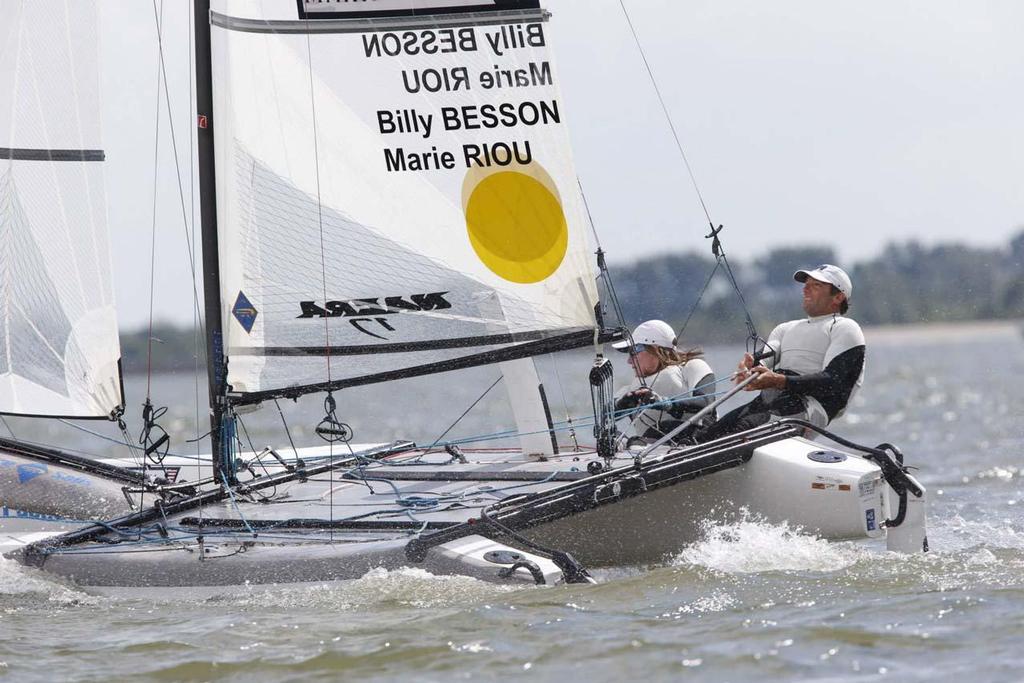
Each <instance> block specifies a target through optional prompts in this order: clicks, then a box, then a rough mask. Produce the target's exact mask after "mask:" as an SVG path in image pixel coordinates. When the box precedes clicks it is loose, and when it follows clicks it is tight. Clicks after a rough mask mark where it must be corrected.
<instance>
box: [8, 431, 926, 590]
mask: <svg viewBox="0 0 1024 683" xmlns="http://www.w3.org/2000/svg"><path fill="white" fill-rule="evenodd" d="M737 448H740V449H742V446H739V447H737ZM440 455H443V456H444V457H445V458H447V454H444V453H442V454H440ZM748 455H749V459H748V460H747V461H746V463H745V464H742V465H740V466H735V467H726V468H724V469H721V471H713V472H711V473H706V472H704V471H703V470H700V469H697V470H693V471H691V470H692V467H691V468H690V469H686V468H685V467H683V465H686V463H684V462H683V461H685V460H686V458H684V457H682V456H681V455H680V453H679V452H678V451H677V452H676V453H670V452H668V451H667V450H666V451H659V452H655V453H654V454H651V455H649V456H648V457H647V458H646V459H645V462H644V467H643V469H642V471H640V472H636V473H634V468H633V467H631V465H632V459H631V457H632V454H630V453H623V454H620V456H621V457H620V458H617V459H616V460H615V461H613V463H612V464H613V467H615V468H617V469H614V470H613V471H612V472H606V473H603V474H599V475H596V476H590V475H588V474H586V473H585V472H583V471H580V470H585V468H586V465H587V463H588V462H591V461H594V460H596V458H595V456H594V454H593V452H580V453H571V454H563V455H560V456H556V457H554V458H551V459H548V460H545V461H538V460H536V459H532V458H524V457H523V456H522V455H521V454H520V453H518V452H514V451H477V452H472V453H467V460H468V462H467V463H446V464H443V465H442V464H439V461H438V458H437V454H430V455H427V456H424V454H423V452H422V451H408V452H404V453H402V454H400V455H395V456H390V457H388V458H386V459H383V460H379V461H377V462H375V463H374V468H369V467H368V468H367V469H366V470H365V472H364V473H363V475H362V476H363V479H342V477H341V474H340V473H338V472H335V473H334V474H333V475H330V476H328V475H326V474H321V475H318V476H316V477H313V478H312V479H310V480H309V481H304V482H299V481H295V482H290V483H289V484H287V487H285V485H281V486H279V487H275V489H276V490H277V495H279V496H282V494H284V495H283V496H282V497H281V500H280V502H278V503H276V504H271V505H267V504H260V503H252V502H246V501H245V500H242V501H239V500H238V499H237V497H236V498H235V499H234V500H233V499H231V498H227V499H224V500H219V501H213V502H210V503H209V504H206V505H204V506H203V507H202V508H201V509H192V510H188V511H184V512H181V513H172V514H169V515H167V516H166V517H165V518H163V519H161V520H159V521H150V522H148V523H146V524H143V525H141V528H142V530H143V531H142V533H141V534H140V535H132V533H124V534H120V535H116V534H111V533H105V534H102V535H103V536H104V537H105V538H103V539H102V540H103V542H101V543H95V542H85V543H78V544H74V545H70V546H67V547H54V548H43V551H42V552H41V553H40V552H36V553H29V554H28V555H26V556H25V557H22V558H21V559H22V560H23V561H26V562H27V563H31V564H35V565H37V566H41V567H42V568H43V569H44V570H46V571H49V572H53V573H55V574H58V575H61V576H65V577H67V578H70V579H72V580H74V581H76V582H78V583H79V584H81V585H83V586H92V587H115V586H127V587H168V588H170V587H181V586H227V585H237V584H249V585H253V584H275V583H296V582H308V581H324V580H339V579H349V578H356V577H358V576H361V575H363V574H364V573H365V572H366V571H368V570H369V569H372V568H375V567H383V568H389V569H390V568H397V567H401V566H409V565H413V566H423V567H424V568H426V569H428V570H430V571H433V572H437V573H460V574H468V575H471V576H477V577H479V578H481V579H486V580H495V581H507V580H513V581H526V582H531V581H535V580H537V579H538V576H537V575H538V573H539V575H541V576H543V579H542V580H543V581H544V582H547V583H551V582H555V581H558V580H560V579H561V578H562V573H563V572H562V569H564V567H562V568H561V569H560V568H559V566H558V565H556V564H555V563H553V562H552V561H551V558H550V556H548V555H547V554H546V553H545V552H543V550H544V549H547V550H560V551H564V552H568V553H570V554H571V555H572V556H573V557H574V558H575V559H576V560H577V561H578V562H579V563H581V564H582V565H583V566H584V567H598V566H621V565H635V564H646V563H657V562H660V561H663V560H664V559H665V558H666V557H667V556H671V555H674V554H676V553H678V552H679V551H680V550H682V549H683V548H684V547H685V546H686V545H687V544H688V543H691V542H693V541H695V540H697V539H698V538H699V537H700V535H701V532H702V530H703V529H704V528H705V527H706V525H708V524H711V523H715V522H717V521H729V520H730V519H735V518H736V516H737V515H739V514H741V513H742V514H747V515H753V516H757V517H761V518H763V519H765V520H767V521H770V522H783V521H785V522H787V523H788V524H790V525H791V526H797V527H801V528H803V529H804V530H806V531H807V532H808V533H813V534H816V535H819V536H821V537H824V538H829V539H855V538H879V537H882V536H884V535H885V534H886V530H885V529H884V526H883V524H882V522H883V521H884V520H886V519H890V518H892V517H894V516H895V515H896V510H895V505H894V504H893V501H894V500H895V497H893V496H891V495H890V493H891V490H890V487H889V486H888V485H887V484H886V483H885V481H884V479H883V477H882V472H881V471H880V469H879V468H878V467H877V466H876V465H875V464H874V463H872V462H869V461H868V460H865V459H863V458H861V457H859V456H857V455H855V454H853V453H850V452H844V451H839V450H834V449H828V450H825V449H823V448H822V446H821V445H820V444H816V443H812V442H810V441H807V440H805V439H802V438H793V437H790V438H781V439H780V438H775V439H774V440H769V441H767V442H765V443H763V444H761V445H759V446H757V447H756V448H754V449H753V451H752V452H748ZM720 466H721V465H714V466H713V467H712V469H714V468H717V467H720ZM680 468H682V469H680ZM666 472H671V473H672V477H674V478H670V479H668V480H665V479H659V477H662V476H663V475H664V474H665V473H666ZM385 479H389V480H390V481H391V483H385V481H384V480H385ZM257 481H258V480H257ZM371 487H372V490H371ZM392 487H393V488H392ZM416 495H419V496H422V497H424V500H427V498H428V497H429V496H435V497H437V498H436V500H439V501H442V502H443V503H444V504H443V505H420V506H417V504H416V501H415V500H413V496H416ZM890 498H892V499H893V500H890ZM535 499H536V502H533V501H534V500H535ZM395 501H404V503H405V504H406V505H411V506H412V507H403V506H402V505H396V503H395ZM499 501H500V502H499ZM428 502H429V500H428ZM451 503H457V504H451ZM494 503H497V505H494ZM567 504H568V505H569V507H565V505H567ZM559 506H562V507H559ZM483 509H488V510H489V511H490V512H489V514H490V517H491V519H492V520H494V521H496V522H497V523H498V524H500V525H509V526H513V525H515V524H516V523H517V522H518V521H521V518H525V517H528V516H533V517H532V518H531V520H530V521H528V523H526V524H524V525H522V526H520V527H517V530H516V533H517V534H518V535H515V536H510V535H507V534H504V533H500V532H497V531H496V530H497V529H498V528H499V527H491V526H488V524H487V523H485V522H481V521H478V523H477V526H476V527H472V526H467V525H466V524H465V523H466V522H467V521H468V520H481V519H483V515H482V510H483ZM915 509H916V508H915ZM548 510H550V511H551V512H550V514H548V513H547V511H548ZM403 511H404V513H403ZM915 524H916V525H917V527H919V528H918V530H917V531H915V535H916V536H915V537H916V538H918V539H920V540H919V541H918V546H917V548H913V547H912V548H911V549H920V545H921V541H923V536H924V523H923V515H922V516H921V519H920V520H918V521H916V522H915ZM157 525H159V527H160V528H159V529H158V528H157ZM428 525H429V526H428ZM37 530H41V531H44V530H46V529H45V528H43V529H37ZM890 533H891V532H890ZM432 534H435V535H434V536H432ZM444 534H450V535H451V536H450V538H449V537H444V538H441V537H440V536H441V535H444ZM431 538H438V539H439V540H438V541H437V542H436V543H432V542H429V541H430V539H431ZM524 539H526V541H528V542H524ZM111 541H117V542H116V543H111ZM410 541H412V543H410ZM529 543H533V544H537V545H538V546H540V548H541V550H538V549H536V548H535V547H533V546H532V545H530V544H529ZM418 544H420V545H421V546H422V547H421V550H422V552H419V553H417V552H414V551H412V550H411V549H412V547H413V546H417V545H418ZM11 547H13V546H10V545H9V546H8V548H11ZM494 551H503V552H505V553H506V554H507V553H518V554H519V559H522V560H528V561H529V562H532V563H533V565H534V567H535V568H536V570H537V571H535V572H532V573H531V571H530V567H528V566H527V567H521V568H519V569H517V570H515V571H514V572H513V573H512V575H511V576H502V575H501V574H502V570H503V569H506V568H507V567H508V566H509V565H510V564H511V563H512V562H511V561H505V562H504V563H501V562H495V561H493V560H488V559H486V558H485V557H484V555H485V554H487V553H489V552H491V553H493V552H494ZM499 559H500V558H499Z"/></svg>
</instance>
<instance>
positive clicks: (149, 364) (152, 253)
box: [146, 0, 164, 401]
mask: <svg viewBox="0 0 1024 683" xmlns="http://www.w3.org/2000/svg"><path fill="white" fill-rule="evenodd" d="M163 11H164V3H163V0H160V9H159V10H157V6H156V0H153V19H154V23H155V24H156V43H157V46H158V48H159V46H160V45H161V43H162V38H161V34H162V33H163V26H162V22H161V19H162V18H163ZM161 66H162V62H161V60H160V59H159V55H158V59H157V68H156V115H155V116H154V117H153V120H154V122H155V124H156V125H155V131H154V133H153V224H152V227H151V230H150V237H149V334H148V335H147V338H146V400H147V401H148V400H149V398H150V389H151V387H152V382H153V295H154V290H155V288H156V204H157V201H156V195H157V186H158V181H159V169H160V163H159V162H160V100H161V90H160V78H161V74H163V69H161Z"/></svg>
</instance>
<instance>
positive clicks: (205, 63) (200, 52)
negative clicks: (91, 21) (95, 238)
mask: <svg viewBox="0 0 1024 683" xmlns="http://www.w3.org/2000/svg"><path fill="white" fill-rule="evenodd" d="M194 11H195V22H194V23H195V32H196V36H195V51H196V54H195V59H196V114H197V120H196V127H197V142H198V150H197V154H198V162H199V211H200V219H201V224H202V248H203V299H204V309H205V317H206V359H207V362H206V374H207V381H208V383H209V390H210V443H211V447H212V449H213V470H214V477H215V478H216V481H218V482H221V483H226V484H233V483H234V481H235V475H234V471H233V469H232V468H231V466H230V463H231V457H230V456H231V439H230V437H228V438H225V432H226V431H227V430H229V429H230V428H231V427H232V423H233V421H232V420H231V418H230V417H229V416H228V415H227V414H226V412H227V396H226V394H227V383H226V380H227V363H226V359H225V357H224V334H223V329H222V327H223V326H222V322H221V302H220V252H219V249H218V246H217V186H216V174H215V168H214V146H213V71H212V67H211V62H210V60H211V56H210V0H195V4H194Z"/></svg>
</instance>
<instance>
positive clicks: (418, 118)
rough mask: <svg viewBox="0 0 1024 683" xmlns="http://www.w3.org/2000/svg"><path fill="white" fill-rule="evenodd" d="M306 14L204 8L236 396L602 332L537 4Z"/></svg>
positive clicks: (482, 359) (397, 373)
mask: <svg viewBox="0 0 1024 683" xmlns="http://www.w3.org/2000/svg"><path fill="white" fill-rule="evenodd" d="M313 5H317V7H315V8H314V7H313ZM299 6H300V8H303V7H304V8H305V16H301V15H302V14H303V12H300V11H297V10H296V9H295V6H294V5H292V6H291V8H290V9H288V8H286V6H285V5H274V6H268V7H264V6H262V5H260V6H255V5H253V4H251V3H241V2H233V1H231V0H222V2H220V3H218V6H217V7H215V8H213V10H212V11H211V15H210V16H211V26H212V37H213V59H212V63H213V72H214V98H215V106H214V110H215V114H216V115H215V116H214V128H215V131H216V136H217V140H218V145H217V168H218V169H225V171H223V172H219V173H218V176H217V197H218V226H219V240H220V255H221V257H220V266H221V267H220V274H221V300H222V301H223V302H224V303H223V316H222V317H223V321H224V329H225V332H226V340H225V341H226V343H225V348H226V349H227V351H228V378H227V382H228V385H229V386H230V387H231V393H230V395H231V396H232V400H235V401H237V400H239V399H238V397H246V396H248V397H253V396H268V395H279V392H280V391H288V392H298V391H299V390H298V389H296V387H307V388H310V389H309V390H310V391H313V390H318V388H320V389H322V388H323V387H340V386H352V385H355V384H365V383H370V382H379V381H387V380H389V379H393V378H396V377H402V376H410V375H412V374H426V373H428V372H443V371H445V370H447V369H452V368H454V367H471V366H472V365H478V364H482V363H487V362H495V363H496V362H501V361H504V360H509V359H513V358H521V357H525V356H529V355H533V354H537V353H545V352H547V351H548V350H549V349H550V348H555V347H557V348H562V347H566V343H565V340H573V341H572V342H571V343H569V344H568V345H569V346H573V345H576V346H579V345H582V343H577V342H579V340H582V339H586V340H587V341H586V342H584V343H593V339H594V336H595V334H596V333H597V327H598V325H597V322H596V320H595V317H594V303H595V302H596V301H597V294H596V287H595V284H594V273H593V270H592V264H591V260H592V251H591V248H590V246H589V244H588V243H587V235H586V230H585V219H584V215H583V207H582V200H581V197H580V195H579V188H578V185H577V182H576V175H575V170H574V168H573V164H572V158H571V153H570V149H569V140H568V133H567V129H566V123H565V108H564V106H563V104H562V101H561V95H560V92H559V89H558V82H557V74H556V71H555V69H554V65H553V61H552V57H551V54H550V50H549V47H548V38H547V35H546V34H545V29H544V23H543V22H544V20H545V19H546V16H547V15H546V13H545V12H543V11H542V10H541V9H540V8H539V6H538V4H537V2H536V1H535V0H533V1H523V2H520V1H519V0H512V1H511V2H510V1H506V0H493V1H491V2H486V1H483V2H481V1H476V2H470V1H466V0H438V1H435V2H429V1H428V2H418V3H417V7H419V8H420V9H418V10H417V12H416V13H415V14H416V16H409V13H407V12H404V11H403V9H402V8H403V5H402V3H401V2H398V3H397V4H396V3H391V2H381V3H374V5H373V7H375V8H378V9H380V10H381V11H379V12H378V11H370V10H365V8H366V6H367V5H365V4H362V5H360V7H362V8H363V9H362V10H361V11H359V12H356V13H354V14H353V13H352V12H351V11H350V10H349V9H342V10H339V11H338V12H334V13H331V12H328V11H325V10H324V8H322V7H320V6H319V4H318V3H300V4H299ZM405 7H406V8H408V7H411V6H409V5H406V6H405ZM428 10H429V11H428ZM314 12H315V16H314ZM424 13H426V14H429V18H425V17H424V16H422V15H423V14H424ZM353 17H356V18H353ZM449 19H451V20H453V21H457V22H459V25H458V26H451V25H445V26H443V27H442V26H441V24H440V23H439V22H440V21H441V20H445V21H447V20H449ZM414 20H415V21H423V22H425V23H424V25H425V26H428V25H429V28H422V29H417V28H415V27H412V26H411V25H407V27H406V28H405V29H403V30H402V31H401V32H400V33H396V32H393V31H391V30H390V29H389V26H391V25H393V24H394V23H395V22H409V21H414ZM289 27H290V28H291V29H294V32H292V33H289V32H288V31H286V30H284V29H288V28H289ZM278 29H281V30H278ZM551 340H560V341H557V342H555V341H551ZM244 400H248V399H244Z"/></svg>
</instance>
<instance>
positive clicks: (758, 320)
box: [611, 230, 1024, 346]
mask: <svg viewBox="0 0 1024 683" xmlns="http://www.w3.org/2000/svg"><path fill="white" fill-rule="evenodd" d="M729 262H730V265H731V266H732V270H733V272H734V274H735V275H736V280H737V284H738V285H739V289H740V291H741V292H742V293H743V297H744V301H745V303H746V308H747V309H748V310H750V313H751V316H752V318H753V319H754V322H755V324H756V325H757V328H758V331H759V332H761V333H762V334H767V332H768V331H770V330H771V328H772V327H773V326H774V325H775V324H776V323H778V322H780V321H783V320H790V319H792V318H795V317H798V316H800V315H802V310H801V308H800V295H799V292H798V290H797V289H796V288H797V285H796V284H794V282H793V272H794V271H796V270H798V269H799V268H806V267H814V266H817V265H819V264H821V263H835V264H836V265H839V266H842V267H844V268H845V269H846V270H847V272H848V273H850V277H851V278H852V280H853V286H854V293H853V305H852V307H851V309H850V316H852V317H855V318H856V319H857V321H858V322H860V323H862V324H866V325H880V324H906V323H921V322H935V321H957V320H981V319H998V318H1021V317H1024V230H1022V231H1021V232H1019V233H1018V234H1017V235H1016V236H1015V237H1013V238H1012V239H1011V240H1010V243H1009V245H1008V246H1007V247H1003V248H994V249H987V248H975V247H968V246H965V245H962V244H943V245H938V246H934V247H926V246H924V245H922V244H921V243H920V242H916V241H909V242H902V243H892V244H889V245H888V246H886V247H885V249H884V250H883V251H882V252H881V253H880V254H879V255H878V256H876V257H875V258H873V259H871V260H868V261H863V262H860V263H854V264H851V263H842V262H840V261H839V260H838V259H837V257H836V254H835V252H834V250H833V249H832V248H831V247H827V246H807V247H781V248H777V249H773V250H771V251H770V252H768V253H767V254H766V255H764V256H762V257H760V258H758V259H756V260H755V261H754V262H752V263H741V262H736V261H733V260H732V259H730V260H729ZM714 266H715V261H714V258H713V257H712V256H711V254H710V253H708V254H707V255H706V256H705V255H704V254H699V253H696V252H688V253H673V254H665V255H661V256H656V257H652V258H647V259H644V260H641V261H637V262H635V263H633V264H630V265H628V266H620V267H613V268H612V269H611V271H612V272H611V274H612V281H613V283H614V286H615V290H616V293H617V294H618V297H619V300H620V302H621V303H622V307H623V309H624V311H625V315H626V317H627V322H628V323H629V324H630V325H634V324H636V323H638V322H641V321H643V320H647V319H650V318H661V319H663V320H665V321H667V322H669V323H671V324H672V325H674V326H675V328H676V330H677V331H678V330H680V329H681V327H682V325H683V323H684V322H686V321H687V320H688V322H686V328H685V330H684V332H683V336H682V340H681V342H680V343H681V344H682V345H684V346H685V345H687V344H693V345H697V344H698V343H699V344H704V343H713V342H717V341H726V340H737V339H739V338H742V337H743V336H744V335H745V333H746V325H745V322H744V315H743V310H744V306H743V303H742V302H741V300H740V298H739V296H738V295H737V294H736V291H735V290H734V288H733V287H732V285H731V284H730V283H729V281H728V279H727V278H726V276H725V273H723V272H722V271H721V269H720V270H719V271H718V272H716V273H715V274H714V277H713V278H711V281H710V283H708V284H707V288H706V290H705V289H704V288H705V284H706V283H707V282H708V277H709V275H710V274H711V272H712V270H713V268H714ZM702 291H704V294H703V296H702V297H701V296H700V295H701V292H702ZM698 297H700V301H699V303H698Z"/></svg>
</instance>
